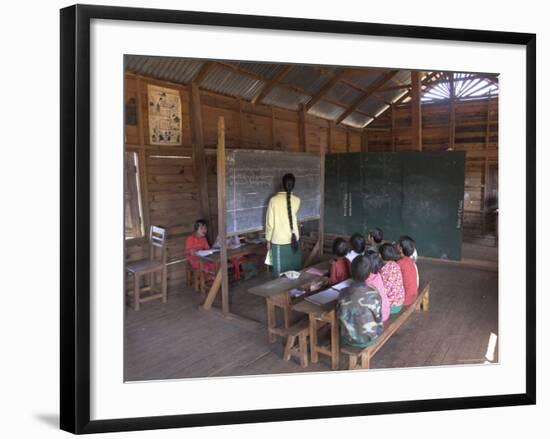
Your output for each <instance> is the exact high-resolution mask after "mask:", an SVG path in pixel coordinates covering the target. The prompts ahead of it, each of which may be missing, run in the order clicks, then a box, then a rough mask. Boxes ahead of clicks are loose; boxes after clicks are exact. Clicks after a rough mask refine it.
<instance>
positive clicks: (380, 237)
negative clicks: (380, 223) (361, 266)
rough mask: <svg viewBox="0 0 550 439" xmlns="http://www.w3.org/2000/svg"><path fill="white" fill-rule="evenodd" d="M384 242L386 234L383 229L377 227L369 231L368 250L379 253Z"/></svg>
mask: <svg viewBox="0 0 550 439" xmlns="http://www.w3.org/2000/svg"><path fill="white" fill-rule="evenodd" d="M383 243H384V234H383V233H382V229H380V228H379V227H375V228H374V229H372V230H370V231H369V234H368V236H367V250H372V251H375V252H377V253H378V251H379V250H380V246H381V245H382V244H383Z"/></svg>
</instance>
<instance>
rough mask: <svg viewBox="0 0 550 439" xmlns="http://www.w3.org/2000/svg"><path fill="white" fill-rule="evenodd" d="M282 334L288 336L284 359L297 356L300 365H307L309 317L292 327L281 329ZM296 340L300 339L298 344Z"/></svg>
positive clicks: (287, 359) (288, 359)
mask: <svg viewBox="0 0 550 439" xmlns="http://www.w3.org/2000/svg"><path fill="white" fill-rule="evenodd" d="M281 335H282V336H286V337H287V339H286V345H285V350H284V353H283V360H285V361H290V357H297V358H298V359H299V360H300V365H301V366H302V367H307V365H308V355H307V338H308V336H309V322H308V321H307V319H304V320H301V321H299V322H298V323H295V324H294V325H292V326H291V327H290V328H284V329H281ZM296 341H298V344H297V345H296Z"/></svg>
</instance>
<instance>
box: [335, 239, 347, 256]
mask: <svg viewBox="0 0 550 439" xmlns="http://www.w3.org/2000/svg"><path fill="white" fill-rule="evenodd" d="M348 251H349V245H348V243H347V242H346V240H345V239H344V238H336V239H335V240H334V242H333V243H332V253H333V254H335V255H336V256H346V255H347V254H348Z"/></svg>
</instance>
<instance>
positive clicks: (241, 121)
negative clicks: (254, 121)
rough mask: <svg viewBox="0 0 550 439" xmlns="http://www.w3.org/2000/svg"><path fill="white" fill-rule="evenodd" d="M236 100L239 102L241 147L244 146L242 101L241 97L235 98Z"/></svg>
mask: <svg viewBox="0 0 550 439" xmlns="http://www.w3.org/2000/svg"><path fill="white" fill-rule="evenodd" d="M237 102H238V104H239V123H238V126H239V144H240V145H239V146H240V147H241V148H243V147H244V124H243V101H242V100H241V99H237Z"/></svg>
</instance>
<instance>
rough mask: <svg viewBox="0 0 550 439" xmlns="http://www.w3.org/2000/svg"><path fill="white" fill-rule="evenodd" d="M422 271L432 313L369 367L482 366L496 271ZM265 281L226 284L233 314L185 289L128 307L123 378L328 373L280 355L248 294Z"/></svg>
mask: <svg viewBox="0 0 550 439" xmlns="http://www.w3.org/2000/svg"><path fill="white" fill-rule="evenodd" d="M476 251H477V252H478V253H479V252H481V251H483V250H476ZM494 254H496V252H494ZM419 270H420V273H421V276H422V278H423V279H430V280H432V286H431V295H430V310H429V311H428V312H416V313H414V314H413V315H412V316H411V317H410V318H409V319H408V320H407V322H406V323H405V324H404V325H403V326H402V327H401V328H400V329H399V331H398V332H397V333H396V334H394V335H393V336H392V337H391V339H390V340H389V341H388V342H387V343H386V344H385V345H384V346H383V347H382V349H381V350H380V351H379V352H378V354H377V355H376V356H375V357H374V358H373V360H372V362H371V367H372V368H394V367H421V366H438V365H455V364H472V363H483V362H484V361H485V354H486V351H487V346H488V342H489V337H490V335H491V333H494V334H496V335H498V291H497V289H498V273H497V272H496V271H495V270H494V269H493V270H491V269H487V268H481V269H480V268H475V267H471V266H464V267H462V266H457V265H448V266H447V265H445V264H441V263H434V262H430V261H420V262H419ZM266 279H267V274H264V275H263V277H260V278H256V279H252V280H249V281H243V282H239V283H234V284H232V285H231V288H230V297H231V312H232V313H233V314H235V315H237V316H238V317H232V318H223V317H222V315H221V313H220V312H219V311H217V310H211V311H204V310H201V309H200V308H199V304H200V295H199V294H198V293H195V292H194V291H191V290H188V289H183V290H182V291H180V292H172V293H171V294H169V297H168V303H166V304H162V303H160V302H159V301H155V302H150V303H146V304H144V305H143V306H142V308H141V310H140V311H138V312H136V311H133V310H132V309H130V308H128V309H127V312H126V316H125V380H126V381H136V380H154V379H170V378H191V377H209V376H237V375H256V374H273V373H295V372H313V371H329V370H330V365H329V363H328V358H327V359H325V358H323V356H321V358H320V363H318V364H315V365H313V364H310V366H309V367H308V368H307V369H303V368H301V367H300V366H299V364H297V363H296V362H294V361H293V360H291V361H290V362H286V361H283V360H282V351H283V345H282V340H281V341H278V342H277V343H273V344H270V343H269V342H268V340H267V331H266V316H265V302H264V301H263V299H261V298H259V297H257V296H253V295H251V294H248V293H247V292H246V291H247V289H248V288H249V287H250V286H253V285H256V284H258V283H261V282H265V280H266ZM214 306H218V307H219V303H216V302H215V304H214ZM495 361H498V352H495ZM341 368H342V369H344V368H345V364H344V361H343V359H342V360H341Z"/></svg>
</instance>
